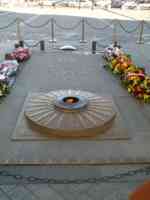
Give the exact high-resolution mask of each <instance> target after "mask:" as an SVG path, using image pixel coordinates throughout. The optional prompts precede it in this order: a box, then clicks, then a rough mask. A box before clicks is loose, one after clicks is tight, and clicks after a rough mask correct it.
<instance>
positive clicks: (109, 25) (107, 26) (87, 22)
mask: <svg viewBox="0 0 150 200" xmlns="http://www.w3.org/2000/svg"><path fill="white" fill-rule="evenodd" d="M85 22H86V24H87V25H88V26H89V27H90V28H92V29H95V30H105V29H107V28H109V27H111V24H112V22H110V24H106V25H105V26H104V27H96V26H93V25H92V24H91V23H90V22H89V21H88V20H87V19H86V21H85Z"/></svg>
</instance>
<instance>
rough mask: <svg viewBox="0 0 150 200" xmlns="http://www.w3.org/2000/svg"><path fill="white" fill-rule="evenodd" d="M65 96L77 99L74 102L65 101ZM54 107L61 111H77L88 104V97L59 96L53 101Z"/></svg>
mask: <svg viewBox="0 0 150 200" xmlns="http://www.w3.org/2000/svg"><path fill="white" fill-rule="evenodd" d="M67 98H75V99H76V100H77V101H76V102H75V103H67V102H65V101H64V100H65V99H67ZM54 105H55V106H56V108H58V109H61V110H63V111H70V112H71V111H72V112H74V111H79V110H81V109H83V108H85V107H86V106H87V105H88V99H87V98H85V97H83V96H59V97H57V99H56V100H55V101H54Z"/></svg>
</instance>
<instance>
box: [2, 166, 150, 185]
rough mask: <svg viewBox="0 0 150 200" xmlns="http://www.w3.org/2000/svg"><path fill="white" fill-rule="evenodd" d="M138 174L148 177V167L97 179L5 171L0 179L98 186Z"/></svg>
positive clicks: (149, 170)
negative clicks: (39, 175) (31, 174)
mask: <svg viewBox="0 0 150 200" xmlns="http://www.w3.org/2000/svg"><path fill="white" fill-rule="evenodd" d="M139 174H143V175H146V176H147V175H150V166H148V167H145V168H140V169H137V170H132V171H131V170H130V171H127V172H124V173H120V174H115V175H113V176H103V177H99V178H86V179H81V178H80V179H54V178H38V177H35V176H23V175H20V174H12V173H9V172H7V171H5V170H3V171H0V177H11V178H13V179H15V180H16V181H18V180H19V181H21V182H23V183H32V184H33V183H34V184H35V183H36V184H38V183H47V184H87V183H91V184H98V183H102V182H106V183H109V182H114V181H121V180H122V179H123V178H129V177H133V176H136V175H139Z"/></svg>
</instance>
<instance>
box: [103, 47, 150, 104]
mask: <svg viewBox="0 0 150 200" xmlns="http://www.w3.org/2000/svg"><path fill="white" fill-rule="evenodd" d="M116 51H117V55H116V54H115V52H116ZM104 58H105V60H106V65H105V66H107V67H108V68H109V69H110V70H111V71H112V73H113V74H117V75H119V76H120V79H121V82H122V84H123V85H124V86H125V87H126V88H127V90H128V92H129V93H130V94H132V95H133V96H134V97H136V98H138V99H141V100H144V102H150V76H148V75H147V74H146V73H145V70H144V68H141V67H138V66H137V65H136V64H134V62H133V61H132V58H131V56H130V55H127V54H125V53H124V52H123V51H121V50H120V48H118V47H117V46H115V47H112V46H111V52H110V49H109V47H107V48H106V49H105V51H104Z"/></svg>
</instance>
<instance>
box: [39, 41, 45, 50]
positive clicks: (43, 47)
mask: <svg viewBox="0 0 150 200" xmlns="http://www.w3.org/2000/svg"><path fill="white" fill-rule="evenodd" d="M40 50H41V51H45V42H44V40H41V41H40Z"/></svg>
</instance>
